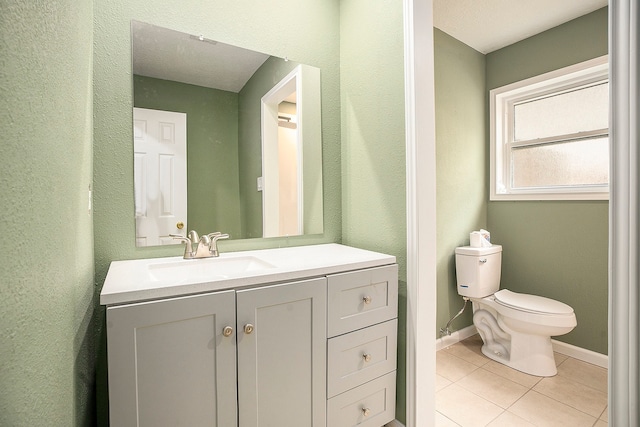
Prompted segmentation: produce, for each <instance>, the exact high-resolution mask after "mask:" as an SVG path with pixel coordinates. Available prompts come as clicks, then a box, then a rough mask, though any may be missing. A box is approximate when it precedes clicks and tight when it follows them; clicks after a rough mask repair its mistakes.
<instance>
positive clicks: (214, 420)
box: [107, 277, 326, 427]
mask: <svg viewBox="0 0 640 427" xmlns="http://www.w3.org/2000/svg"><path fill="white" fill-rule="evenodd" d="M236 319H237V322H236ZM229 328H232V329H229ZM107 334H108V337H107V339H108V360H109V405H110V424H111V425H112V426H118V427H125V426H154V427H159V426H172V427H173V426H212V425H213V426H218V427H231V426H237V425H240V426H241V427H245V426H246V427H249V426H252V427H255V426H275V425H277V426H283V427H284V426H291V427H300V426H313V427H324V426H325V425H326V421H325V420H326V388H325V387H326V353H325V348H326V279H325V278H324V277H323V278H318V279H312V280H305V281H299V282H293V283H287V284H281V285H271V286H264V287H259V288H253V289H248V290H240V291H237V292H236V291H234V290H229V291H223V292H216V293H210V294H205V295H195V296H188V297H179V298H171V299H167V300H160V301H151V302H143V303H136V304H127V305H123V306H114V307H109V308H107ZM227 335H228V336H227ZM236 357H237V361H238V362H237V366H236ZM238 402H239V403H238ZM238 420H239V424H238ZM311 420H312V422H311Z"/></svg>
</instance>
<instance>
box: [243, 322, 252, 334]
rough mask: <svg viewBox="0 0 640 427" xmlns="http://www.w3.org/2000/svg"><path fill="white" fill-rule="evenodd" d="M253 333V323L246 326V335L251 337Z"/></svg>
mask: <svg viewBox="0 0 640 427" xmlns="http://www.w3.org/2000/svg"><path fill="white" fill-rule="evenodd" d="M251 332H253V325H252V324H251V323H247V324H246V325H244V333H245V334H247V335H249V334H251Z"/></svg>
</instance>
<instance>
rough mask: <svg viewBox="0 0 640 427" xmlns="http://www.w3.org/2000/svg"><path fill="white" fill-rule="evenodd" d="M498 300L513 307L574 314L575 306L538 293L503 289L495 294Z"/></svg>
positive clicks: (547, 312) (533, 310)
mask: <svg viewBox="0 0 640 427" xmlns="http://www.w3.org/2000/svg"><path fill="white" fill-rule="evenodd" d="M493 295H494V297H495V299H496V301H497V302H498V303H500V304H502V305H505V306H507V307H513V308H516V309H521V310H525V311H529V312H534V313H541V314H572V313H573V308H571V306H568V305H567V304H565V303H563V302H560V301H556V300H554V299H551V298H545V297H541V296H538V295H529V294H520V293H517V292H512V291H510V290H508V289H501V290H499V291H498V292H496V293H495V294H493Z"/></svg>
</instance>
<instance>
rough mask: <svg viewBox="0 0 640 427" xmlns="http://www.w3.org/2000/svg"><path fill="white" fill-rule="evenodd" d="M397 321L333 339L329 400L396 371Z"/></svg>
mask: <svg viewBox="0 0 640 427" xmlns="http://www.w3.org/2000/svg"><path fill="white" fill-rule="evenodd" d="M397 328H398V320H397V319H393V320H389V321H387V322H384V323H380V324H378V325H375V326H370V327H368V328H365V329H360V330H358V331H355V332H351V333H348V334H346V335H341V336H339V337H335V338H331V339H330V340H329V342H328V346H327V363H328V368H327V374H328V378H327V396H328V397H333V396H335V395H337V394H340V393H342V392H345V391H347V390H350V389H352V388H354V387H356V386H358V385H360V384H363V383H366V382H368V381H371V380H373V379H375V378H378V377H380V376H382V375H384V374H387V373H389V372H391V371H395V370H396V359H397V355H396V346H397Z"/></svg>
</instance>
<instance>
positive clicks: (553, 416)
mask: <svg viewBox="0 0 640 427" xmlns="http://www.w3.org/2000/svg"><path fill="white" fill-rule="evenodd" d="M481 346H482V340H481V339H480V336H479V335H474V336H472V337H470V338H467V339H466V340H464V341H461V342H459V343H457V344H454V345H452V346H450V347H447V348H445V349H442V350H440V351H438V352H437V353H436V411H437V412H436V426H441V427H448V426H461V427H475V426H491V427H502V426H505V427H520V426H537V427H553V426H562V427H580V426H596V427H603V426H607V370H606V369H605V368H601V367H599V366H595V365H592V364H589V363H586V362H583V361H580V360H577V359H574V358H572V357H567V356H565V355H562V354H559V353H556V354H555V357H556V364H557V365H558V375H556V376H555V377H549V378H543V377H535V376H532V375H527V374H525V373H522V372H520V371H516V370H514V369H511V368H508V367H507V366H505V365H503V364H501V363H497V362H495V361H493V360H491V359H489V358H487V357H485V356H484V355H483V354H482V353H481V351H480V348H481Z"/></svg>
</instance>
